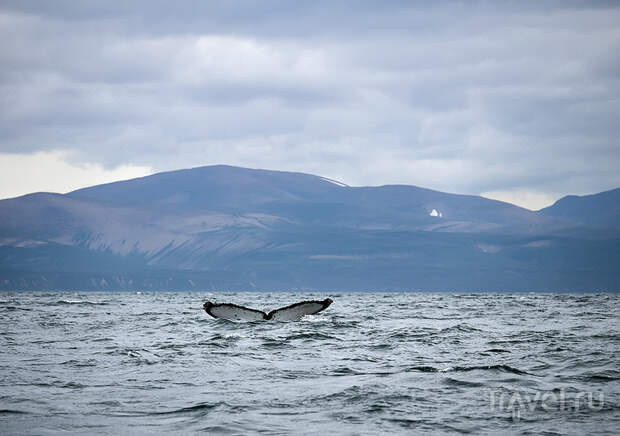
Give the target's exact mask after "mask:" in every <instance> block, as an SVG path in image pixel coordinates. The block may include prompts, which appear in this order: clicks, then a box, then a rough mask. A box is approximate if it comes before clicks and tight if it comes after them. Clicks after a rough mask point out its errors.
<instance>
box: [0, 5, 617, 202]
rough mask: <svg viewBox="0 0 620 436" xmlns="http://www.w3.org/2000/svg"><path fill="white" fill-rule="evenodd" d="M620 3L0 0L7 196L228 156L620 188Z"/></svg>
mask: <svg viewBox="0 0 620 436" xmlns="http://www.w3.org/2000/svg"><path fill="white" fill-rule="evenodd" d="M619 24H620V3H619V2H598V3H597V2H573V1H558V2H550V1H540V0H539V1H533V2H527V1H512V2H501V1H489V2H473V1H471V2H470V1H462V2H435V1H428V2H414V1H403V2H396V1H385V2H383V1H370V2H364V1H343V2H335V1H325V2H321V1H312V2H291V1H281V2H278V1H218V2H216V1H213V2H208V1H181V2H174V3H171V2H167V1H154V0H145V1H132V2H124V1H109V0H106V1H93V0H91V1H86V2H77V1H74V0H67V1H58V0H57V1H49V2H41V1H27V0H17V1H14V2H13V1H5V0H0V198H5V197H11V196H16V195H20V194H24V193H27V192H32V191H55V192H66V191H69V190H71V189H75V188H78V187H82V186H87V185H93V184H98V183H102V182H105V181H111V180H117V179H126V178H131V177H135V176H142V175H145V174H149V173H153V172H158V171H162V170H170V169H178V168H187V167H195V166H201V165H211V164H230V165H239V166H246V167H253V168H267V169H279V170H291V171H301V172H308V173H313V174H318V175H322V176H327V177H330V178H333V179H337V180H341V181H343V182H345V183H347V184H349V185H381V184H394V183H399V184H413V185H418V186H423V187H428V188H433V189H438V190H442V191H449V192H455V193H463V194H482V195H485V196H489V197H492V198H497V199H502V200H506V201H511V202H514V203H517V204H519V205H522V206H525V207H529V208H533V209H536V208H540V207H543V206H546V205H548V204H550V203H552V202H553V201H554V200H555V199H557V198H559V197H560V196H563V195H566V194H586V193H594V192H599V191H603V190H607V189H612V188H616V187H619V186H620V170H619V168H620V142H619V138H620V115H619V114H620V56H619V55H618V53H620V25H619Z"/></svg>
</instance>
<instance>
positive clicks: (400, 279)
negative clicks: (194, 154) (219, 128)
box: [0, 166, 620, 290]
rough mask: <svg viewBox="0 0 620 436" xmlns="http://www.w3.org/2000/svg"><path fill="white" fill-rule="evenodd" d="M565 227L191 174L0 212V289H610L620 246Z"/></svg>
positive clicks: (538, 217) (367, 195) (27, 201)
mask: <svg viewBox="0 0 620 436" xmlns="http://www.w3.org/2000/svg"><path fill="white" fill-rule="evenodd" d="M571 223H572V221H570V220H566V219H556V218H554V217H551V216H546V215H545V214H543V213H535V212H531V211H528V210H526V209H522V208H519V207H517V206H514V205H510V204H507V203H502V202H499V201H494V200H488V199H485V198H482V197H476V196H466V195H456V194H447V193H443V192H438V191H433V190H429V189H424V188H419V187H414V186H404V185H391V186H380V187H349V186H346V185H343V184H340V183H337V182H333V181H329V180H327V179H324V178H322V177H318V176H313V175H309V174H300V173H290V172H281V171H267V170H254V169H246V168H237V167H229V166H211V167H200V168H193V169H189V170H180V171H172V172H167V173H160V174H155V175H152V176H148V177H142V178H139V179H133V180H128V181H123V182H116V183H110V184H106V185H99V186H94V187H90V188H86V189H80V190H77V191H74V192H71V193H69V194H66V195H60V194H50V193H37V194H30V195H26V196H23V197H19V198H14V199H9V200H2V201H0V288H2V289H41V288H45V289H62V288H71V289H73V288H79V289H136V288H147V289H157V288H159V289H201V288H228V289H251V288H254V287H259V288H261V287H262V288H273V289H291V288H295V289H317V288H337V289H351V290H354V289H428V290H442V289H453V290H472V289H522V290H531V289H549V287H556V288H561V289H563V287H564V288H566V289H569V288H575V287H577V288H579V287H581V286H584V287H588V286H587V285H588V284H590V287H592V286H598V287H603V288H605V289H607V288H609V289H611V288H614V287H616V288H617V287H618V286H616V285H617V284H618V283H619V282H620V280H618V276H619V273H616V272H615V271H617V270H618V268H616V267H617V265H616V264H617V259H618V258H619V256H618V253H617V252H618V247H619V246H620V245H619V244H618V243H617V241H616V240H614V239H613V238H612V239H611V240H605V239H603V240H601V238H600V237H599V238H598V240H592V238H589V237H588V235H587V232H584V231H582V230H579V229H580V228H579V227H575V225H573V224H571ZM569 226H573V228H572V230H571V231H570V232H568V233H569V234H570V237H567V236H563V235H564V233H563V232H562V231H563V230H566V229H567V228H569ZM582 227H583V226H582ZM577 254H578V255H577ZM584 271H585V272H584ZM550 272H551V273H550ZM593 277H596V279H594V278H593ZM580 289H581V288H580Z"/></svg>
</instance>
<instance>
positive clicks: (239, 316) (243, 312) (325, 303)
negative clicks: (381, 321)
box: [203, 298, 333, 321]
mask: <svg viewBox="0 0 620 436" xmlns="http://www.w3.org/2000/svg"><path fill="white" fill-rule="evenodd" d="M332 303H333V300H332V299H331V298H326V299H325V300H322V301H318V300H311V301H300V302H299V303H295V304H291V305H289V306H285V307H281V308H279V309H275V310H272V311H271V312H269V313H265V312H263V311H262V310H256V309H250V308H249V307H244V306H239V305H237V304H232V303H219V304H214V303H212V302H210V301H206V302H205V303H204V305H203V307H204V310H205V311H206V312H207V313H208V314H209V315H211V316H212V317H213V318H222V319H228V320H231V321H260V320H274V321H297V320H299V319H301V318H303V317H304V316H306V315H314V314H315V313H319V312H321V311H322V310H325V309H327V308H328V307H329V306H330V304H332Z"/></svg>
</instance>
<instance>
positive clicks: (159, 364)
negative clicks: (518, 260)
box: [0, 292, 620, 434]
mask: <svg viewBox="0 0 620 436" xmlns="http://www.w3.org/2000/svg"><path fill="white" fill-rule="evenodd" d="M328 296H329V297H331V298H332V299H333V300H334V303H333V304H332V305H331V306H330V307H329V308H328V309H327V310H326V311H325V312H322V313H320V314H317V315H313V316H309V317H306V318H305V319H303V320H301V321H299V322H279V323H278V322H269V321H264V322H256V323H235V322H230V321H225V320H215V319H212V318H210V317H209V316H208V315H207V314H206V313H205V312H204V311H203V310H202V307H201V306H202V303H203V301H204V300H205V299H207V298H208V299H211V300H213V301H216V302H234V303H237V304H243V305H248V306H250V307H255V308H258V309H262V310H270V309H273V308H276V307H281V306H284V305H287V304H289V303H292V302H295V301H299V300H304V299H314V298H317V299H318V298H321V299H322V298H325V297H328ZM619 300H620V296H619V295H615V294H596V295H594V294H593V295H575V294H544V295H541V294H493V295H490V294H470V295H465V294H424V293H411V294H378V293H320V294H318V293H317V294H293V293H207V292H204V293H163V292H162V293H71V292H65V293H3V294H0V332H1V335H0V340H1V344H2V353H1V355H0V385H1V386H0V433H1V434H58V433H62V434H67V433H69V434H71V433H74V434H127V433H132V434H136V433H137V434H141V433H147V434H149V433H150V434H156V433H157V434H159V433H167V434H187V433H194V432H205V433H212V434H253V433H259V432H260V433H265V434H326V433H327V434H382V433H390V434H391V433H393V434H423V433H424V434H455V433H474V434H497V433H504V434H540V433H544V434H584V433H596V434H618V433H619V432H620V322H619V320H620V318H619V315H618V303H619Z"/></svg>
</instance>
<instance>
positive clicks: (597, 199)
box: [540, 188, 620, 228]
mask: <svg viewBox="0 0 620 436" xmlns="http://www.w3.org/2000/svg"><path fill="white" fill-rule="evenodd" d="M540 213H541V214H542V215H545V216H548V217H554V218H564V219H569V220H573V221H576V222H579V223H581V224H585V225H588V226H593V227H598V228H620V188H618V189H612V190H611V191H605V192H600V193H598V194H592V195H583V196H577V195H568V196H566V197H563V198H561V199H559V200H558V201H556V202H555V203H554V204H553V205H551V206H549V207H547V208H544V209H542V210H541V211H540Z"/></svg>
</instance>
